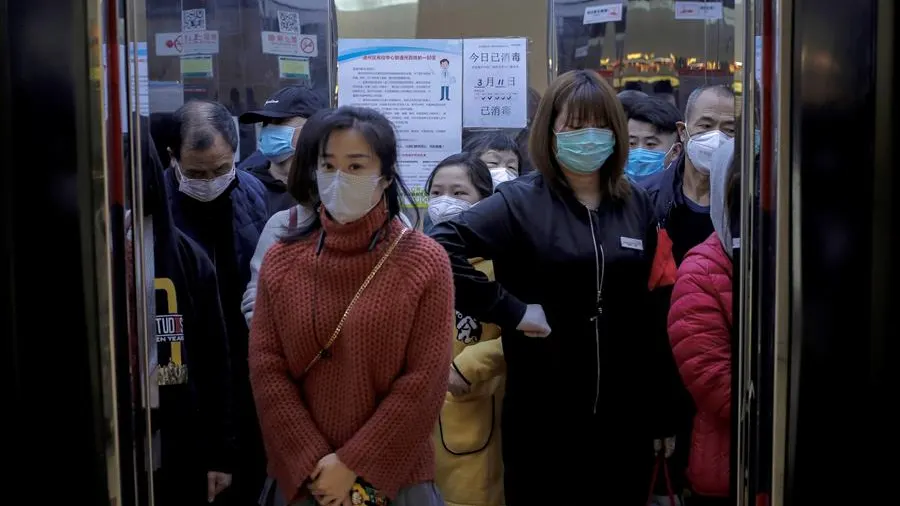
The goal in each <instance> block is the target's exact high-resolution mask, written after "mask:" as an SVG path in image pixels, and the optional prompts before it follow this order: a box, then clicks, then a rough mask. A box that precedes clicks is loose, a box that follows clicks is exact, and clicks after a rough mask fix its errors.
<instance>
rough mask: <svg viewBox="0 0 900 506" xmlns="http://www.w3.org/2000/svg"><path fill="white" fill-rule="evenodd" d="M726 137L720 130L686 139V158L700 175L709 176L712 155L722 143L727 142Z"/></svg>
mask: <svg viewBox="0 0 900 506" xmlns="http://www.w3.org/2000/svg"><path fill="white" fill-rule="evenodd" d="M728 138H729V137H728V136H727V135H725V134H724V133H722V131H720V130H712V131H710V132H704V133H702V134H697V135H694V136H691V137H690V138H689V139H688V142H687V147H686V148H685V149H686V151H687V156H688V158H690V160H691V163H692V164H694V168H695V169H697V171H698V172H700V173H701V174H709V169H710V167H711V166H712V156H713V153H715V152H716V150H717V149H719V146H721V145H722V143H723V142H725V141H727V140H728Z"/></svg>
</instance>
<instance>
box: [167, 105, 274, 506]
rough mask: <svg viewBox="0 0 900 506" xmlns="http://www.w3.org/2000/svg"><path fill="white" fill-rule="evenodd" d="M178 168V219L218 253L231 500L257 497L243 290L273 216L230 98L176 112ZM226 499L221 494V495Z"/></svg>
mask: <svg viewBox="0 0 900 506" xmlns="http://www.w3.org/2000/svg"><path fill="white" fill-rule="evenodd" d="M173 119H174V122H173V129H174V131H175V132H177V135H173V136H172V139H171V140H170V141H169V146H168V148H169V153H170V155H171V157H172V167H171V168H169V169H168V170H167V171H166V174H165V183H166V187H167V191H168V195H169V203H170V208H171V210H172V218H173V220H174V222H175V225H176V226H177V227H178V228H179V229H180V230H181V231H183V232H184V233H185V234H186V235H187V236H188V237H190V238H191V239H193V240H194V241H195V242H196V243H197V244H199V245H200V247H201V248H202V249H203V251H204V252H205V253H206V254H207V256H209V258H210V260H212V262H213V265H214V266H215V271H216V277H217V278H218V295H219V302H220V304H221V307H222V311H223V316H224V318H225V328H226V330H227V333H228V343H229V348H230V350H229V354H230V361H231V370H232V374H233V383H234V391H235V405H236V406H235V407H236V410H235V411H236V412H237V416H236V421H237V435H238V455H237V459H236V466H235V469H234V477H233V483H232V486H231V488H230V489H228V490H226V491H225V492H224V493H223V494H222V498H221V499H220V500H221V502H223V503H226V504H241V505H243V504H253V502H252V501H254V500H255V499H256V496H257V495H258V493H259V490H260V488H261V487H262V482H263V480H264V478H265V454H264V452H263V449H262V443H261V438H260V435H259V427H258V423H257V421H256V415H255V410H254V406H253V398H252V396H251V393H250V382H249V370H248V365H247V339H248V334H249V331H248V329H247V324H246V322H245V321H244V318H243V315H242V313H241V309H240V306H241V297H242V295H243V292H244V288H245V287H246V286H247V282H248V281H249V279H250V259H251V257H252V256H253V251H254V249H255V248H256V243H257V241H258V240H259V235H260V232H262V229H263V227H264V226H265V223H266V218H267V217H268V212H267V206H266V193H265V188H264V187H263V185H262V183H260V182H259V180H257V179H256V178H255V177H253V176H251V175H250V174H247V173H246V172H243V171H238V170H236V168H235V165H234V158H235V150H236V149H237V145H238V132H237V127H236V126H235V124H234V121H233V120H232V118H231V113H230V112H229V111H228V109H227V108H226V107H225V106H223V105H222V104H219V103H216V102H208V101H198V100H193V101H190V102H188V103H186V104H184V105H183V106H182V107H181V108H179V109H178V110H177V111H175V113H174V117H173ZM217 502H219V500H217Z"/></svg>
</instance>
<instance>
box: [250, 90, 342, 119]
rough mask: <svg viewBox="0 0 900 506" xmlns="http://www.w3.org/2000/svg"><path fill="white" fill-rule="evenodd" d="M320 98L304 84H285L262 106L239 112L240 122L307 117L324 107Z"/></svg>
mask: <svg viewBox="0 0 900 506" xmlns="http://www.w3.org/2000/svg"><path fill="white" fill-rule="evenodd" d="M324 108H325V104H324V103H323V102H322V99H321V98H319V96H318V95H316V93H315V92H313V91H312V90H311V89H309V88H308V87H306V86H287V87H284V88H281V89H280V90H278V91H276V92H275V94H274V95H272V96H271V97H269V98H268V99H267V100H266V103H265V104H263V108H262V109H260V110H258V111H249V112H245V113H244V114H241V116H240V117H239V118H238V120H239V121H240V122H241V123H262V122H264V121H270V120H273V119H280V118H294V117H297V116H299V117H301V118H309V117H310V116H312V115H313V114H315V113H316V112H318V111H319V110H320V109H324Z"/></svg>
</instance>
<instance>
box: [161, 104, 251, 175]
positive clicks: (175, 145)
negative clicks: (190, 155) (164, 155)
mask: <svg viewBox="0 0 900 506" xmlns="http://www.w3.org/2000/svg"><path fill="white" fill-rule="evenodd" d="M172 119H173V128H174V130H175V131H176V132H177V133H178V135H174V136H173V138H172V139H171V140H170V141H169V142H170V145H169V146H168V147H169V149H171V150H172V155H173V156H174V157H175V160H178V161H181V150H182V149H184V148H187V149H192V150H198V151H203V150H207V149H209V148H210V147H211V146H212V145H213V143H215V141H216V135H221V136H222V138H223V139H225V142H227V143H228V146H229V147H230V148H231V150H232V151H237V148H238V131H237V127H236V126H235V124H234V120H233V119H232V118H231V112H230V111H229V110H228V108H227V107H225V106H224V105H222V104H220V103H218V102H213V101H211V100H191V101H189V102H187V103H186V104H184V105H182V106H181V107H179V108H178V110H177V111H175V112H174V113H173V114H172Z"/></svg>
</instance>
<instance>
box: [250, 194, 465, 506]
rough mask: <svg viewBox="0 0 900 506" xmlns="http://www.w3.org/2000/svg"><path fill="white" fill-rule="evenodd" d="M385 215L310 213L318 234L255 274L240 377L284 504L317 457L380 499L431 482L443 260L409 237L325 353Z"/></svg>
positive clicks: (448, 327) (370, 258) (374, 257)
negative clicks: (330, 459) (246, 375)
mask: <svg viewBox="0 0 900 506" xmlns="http://www.w3.org/2000/svg"><path fill="white" fill-rule="evenodd" d="M386 217H387V214H386V211H385V209H384V206H381V205H379V206H376V207H375V209H373V210H372V211H371V212H370V213H369V214H368V215H367V216H365V217H364V218H362V219H360V220H358V221H356V222H353V223H348V224H345V225H341V224H338V223H337V222H334V221H332V220H330V219H329V218H328V217H327V215H325V214H324V213H323V214H322V222H323V230H324V232H325V242H324V248H323V249H322V250H321V252H320V253H319V254H318V255H317V254H316V249H317V244H318V242H319V232H316V233H314V234H312V236H311V237H309V238H308V239H306V240H304V241H301V242H298V243H294V244H283V243H279V244H276V245H275V246H273V247H272V248H271V250H269V252H268V253H267V254H266V256H265V260H264V261H263V264H262V268H261V270H260V274H259V288H258V293H257V299H256V307H255V312H254V315H253V323H252V329H251V332H250V381H251V384H252V386H253V395H254V397H255V399H256V408H257V411H258V413H259V421H260V425H261V426H262V433H263V439H264V441H265V446H266V453H267V454H268V458H269V471H270V475H272V476H274V477H275V478H276V479H277V480H278V484H279V486H280V487H281V489H282V491H283V492H284V494H285V497H286V498H288V500H289V502H291V501H293V500H296V499H298V498H300V497H303V496H306V495H307V494H308V492H307V490H306V487H305V485H306V484H308V483H307V480H308V478H309V475H310V473H312V471H313V469H314V468H315V466H316V464H317V462H318V461H319V459H321V458H322V457H324V456H325V455H327V454H329V453H332V452H336V453H337V455H338V458H340V460H341V462H343V463H344V464H345V465H346V466H347V467H349V468H350V469H352V470H353V471H354V472H356V474H358V475H359V476H361V477H362V478H363V479H365V480H366V481H368V482H369V483H371V484H372V485H374V486H375V487H376V488H377V489H379V490H380V491H381V492H382V493H384V494H386V495H387V496H388V497H395V496H396V494H397V491H398V490H399V489H401V488H404V487H407V486H409V485H414V484H416V483H420V482H423V481H429V480H433V479H434V450H433V448H432V443H431V439H430V436H431V431H432V430H433V428H434V425H435V422H436V421H437V417H438V413H439V412H440V409H441V405H442V404H443V401H444V395H445V393H446V391H447V370H448V368H449V366H450V360H451V358H450V354H451V351H450V341H448V340H447V336H448V335H451V334H452V333H453V330H454V324H453V314H454V313H453V278H452V274H451V271H450V262H449V259H448V257H447V253H446V252H445V251H444V249H443V248H441V247H440V246H439V245H438V244H437V243H435V242H434V241H432V240H431V239H429V238H428V237H426V236H424V235H422V234H421V233H419V232H409V233H407V235H406V237H404V238H403V239H402V240H401V242H400V244H399V245H398V246H397V248H396V249H395V250H394V252H393V254H392V255H391V257H390V259H388V261H387V262H385V264H384V265H383V266H382V268H381V270H380V271H379V272H378V275H377V276H375V278H374V279H373V280H372V282H371V284H370V285H369V287H368V288H367V289H366V291H365V292H364V293H363V295H362V296H361V297H360V299H359V300H358V301H357V303H356V305H355V306H354V307H353V310H352V311H351V313H350V317H349V318H348V319H347V322H346V323H345V324H344V327H343V330H342V331H341V335H340V336H339V337H338V338H337V341H336V342H335V344H334V346H333V347H332V348H331V356H330V358H324V359H322V360H321V361H320V362H319V363H318V364H316V365H315V366H314V367H313V368H312V369H311V370H310V371H309V373H308V374H307V375H306V376H303V370H304V368H305V367H306V366H307V364H309V362H310V361H311V360H312V358H313V356H314V355H315V354H316V353H317V352H318V351H319V350H320V349H321V346H322V345H323V344H324V343H326V342H327V341H328V339H329V338H330V337H331V334H332V333H333V332H334V329H335V328H336V327H337V324H338V321H339V320H340V318H341V316H342V315H343V313H344V310H345V309H346V308H347V304H348V303H349V302H350V300H351V299H352V298H353V296H354V295H355V294H356V291H357V290H358V289H359V286H360V285H361V284H362V282H363V280H364V279H365V278H366V276H368V275H369V272H371V270H372V267H374V266H375V264H376V263H377V262H378V260H379V259H380V258H381V256H382V255H383V254H384V251H385V250H386V249H387V248H388V246H389V245H390V243H391V242H392V241H393V239H394V238H395V237H396V236H397V234H399V233H400V230H401V229H402V228H403V225H402V224H401V223H400V221H399V220H398V219H394V220H393V221H392V222H391V224H390V225H389V228H388V231H389V233H388V234H387V237H385V238H384V239H383V240H381V241H380V242H379V243H378V246H377V247H376V248H375V249H374V250H373V251H369V250H368V249H369V245H370V244H371V241H372V237H373V234H375V233H376V231H377V230H378V229H379V228H380V227H381V225H382V224H383V223H384V222H385V220H386Z"/></svg>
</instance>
